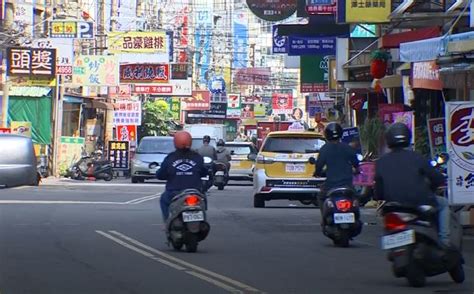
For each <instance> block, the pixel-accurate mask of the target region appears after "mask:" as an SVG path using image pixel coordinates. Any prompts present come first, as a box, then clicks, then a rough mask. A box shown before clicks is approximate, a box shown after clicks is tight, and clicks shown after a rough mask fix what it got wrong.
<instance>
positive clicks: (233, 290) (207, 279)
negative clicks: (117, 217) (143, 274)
mask: <svg viewBox="0 0 474 294" xmlns="http://www.w3.org/2000/svg"><path fill="white" fill-rule="evenodd" d="M96 233H98V234H100V235H102V236H103V237H105V238H107V239H110V240H112V241H114V242H116V243H118V244H120V245H122V246H123V247H125V248H128V249H130V250H132V251H134V252H137V253H139V254H141V255H143V256H145V257H148V258H150V259H152V260H154V261H157V262H160V263H161V264H164V265H167V266H170V267H172V268H174V269H176V270H179V271H183V272H185V273H187V274H189V275H192V276H194V277H196V278H198V279H201V280H203V281H205V282H208V283H211V284H213V285H215V286H217V287H219V288H222V289H224V290H226V291H228V292H231V293H243V291H241V290H238V289H237V288H234V287H232V286H230V285H227V284H224V283H222V282H220V281H217V280H214V279H212V278H211V277H208V276H205V275H203V274H200V273H197V272H195V271H192V270H188V269H187V268H186V267H184V266H181V265H179V264H177V263H173V262H171V261H169V260H166V259H163V258H159V257H157V256H155V255H154V254H152V253H150V252H148V251H145V250H142V249H140V248H138V247H136V246H134V245H131V244H129V243H127V242H125V241H123V240H121V239H119V238H117V237H115V236H112V235H110V234H108V233H105V232H103V231H96ZM109 233H113V232H112V231H109Z"/></svg>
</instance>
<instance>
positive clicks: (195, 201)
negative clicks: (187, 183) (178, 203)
mask: <svg viewBox="0 0 474 294" xmlns="http://www.w3.org/2000/svg"><path fill="white" fill-rule="evenodd" d="M200 202H201V200H199V197H198V196H197V195H189V196H187V197H186V199H184V204H186V205H187V206H197V205H199V203H200Z"/></svg>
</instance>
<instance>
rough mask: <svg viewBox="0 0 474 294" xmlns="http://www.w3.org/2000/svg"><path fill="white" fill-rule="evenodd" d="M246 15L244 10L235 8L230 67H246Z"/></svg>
mask: <svg viewBox="0 0 474 294" xmlns="http://www.w3.org/2000/svg"><path fill="white" fill-rule="evenodd" d="M248 25H249V24H248V17H247V11H246V10H237V11H236V12H235V13H234V19H233V30H234V54H233V55H232V56H233V58H232V60H233V61H232V68H246V67H247V60H248V59H249V58H248V56H247V54H248V48H249V45H248V39H249V38H248V36H249V32H248Z"/></svg>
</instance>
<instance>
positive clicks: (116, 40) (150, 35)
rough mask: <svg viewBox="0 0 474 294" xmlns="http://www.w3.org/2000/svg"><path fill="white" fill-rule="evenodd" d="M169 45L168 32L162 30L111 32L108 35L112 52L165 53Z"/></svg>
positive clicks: (108, 42)
mask: <svg viewBox="0 0 474 294" xmlns="http://www.w3.org/2000/svg"><path fill="white" fill-rule="evenodd" d="M167 47H168V41H167V38H166V33H165V32H164V31H161V32H127V33H124V32H111V33H109V34H108V35H107V48H108V51H109V52H110V53H124V52H129V53H158V52H162V53H165V52H166V49H167Z"/></svg>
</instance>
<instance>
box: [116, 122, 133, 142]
mask: <svg viewBox="0 0 474 294" xmlns="http://www.w3.org/2000/svg"><path fill="white" fill-rule="evenodd" d="M116 131H117V140H118V141H129V142H136V141H137V126H135V125H127V126H117V128H116Z"/></svg>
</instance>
